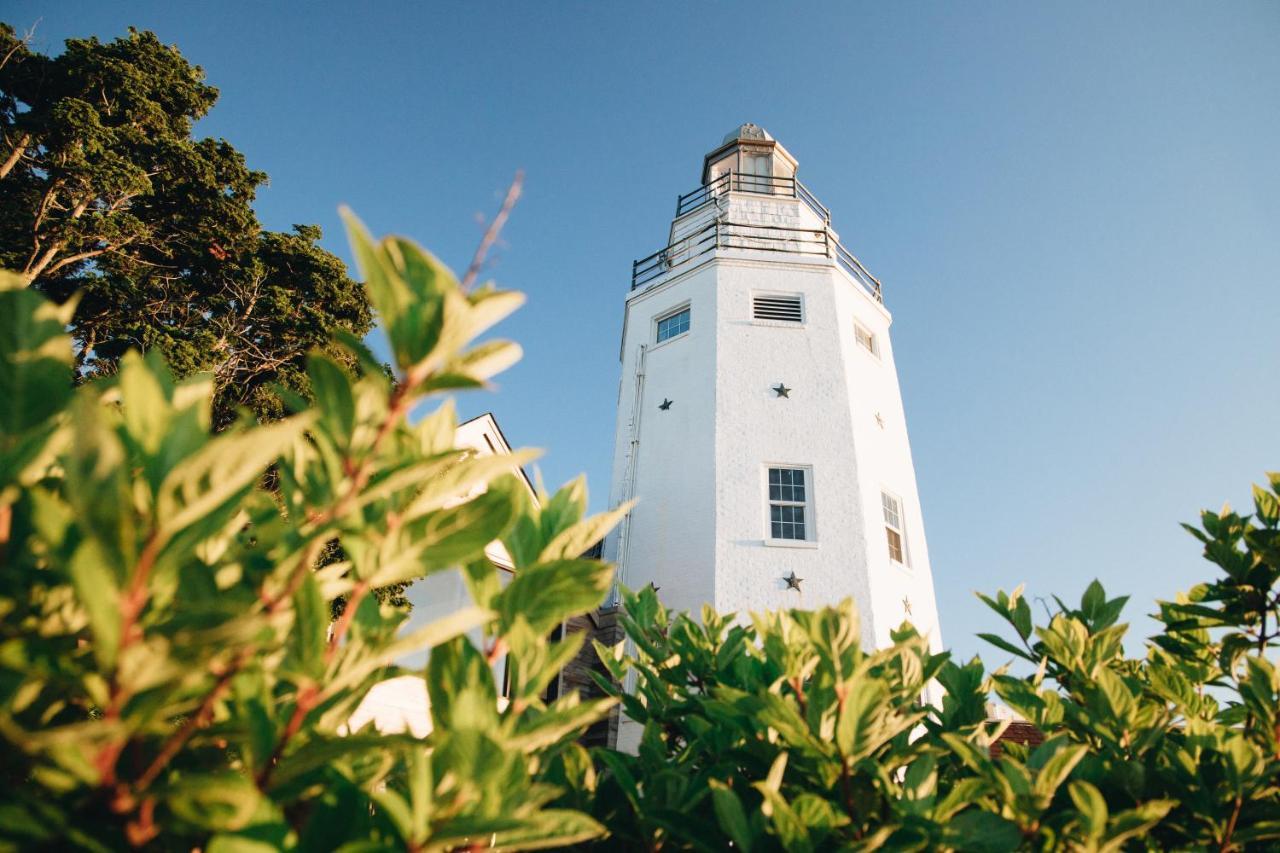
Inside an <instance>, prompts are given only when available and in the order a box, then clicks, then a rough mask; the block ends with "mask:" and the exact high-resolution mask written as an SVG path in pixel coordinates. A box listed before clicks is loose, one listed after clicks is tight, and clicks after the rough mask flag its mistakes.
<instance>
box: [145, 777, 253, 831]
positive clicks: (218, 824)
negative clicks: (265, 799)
mask: <svg viewBox="0 0 1280 853" xmlns="http://www.w3.org/2000/svg"><path fill="white" fill-rule="evenodd" d="M261 796H262V795H261V793H260V792H259V791H258V787H257V785H255V784H254V783H253V781H252V780H250V779H248V778H246V777H245V776H243V775H241V774H240V773H235V772H233V771H219V772H215V773H205V774H194V775H183V776H181V777H180V778H179V781H178V782H177V784H176V785H174V786H173V787H172V788H171V789H170V790H168V791H167V792H166V797H165V798H166V799H167V801H168V804H169V808H171V809H173V812H174V814H176V815H178V816H179V817H180V818H182V819H183V820H185V821H187V822H188V823H191V824H193V825H195V826H199V827H202V828H204V829H212V830H235V829H240V828H242V827H244V826H246V825H247V824H248V823H249V821H250V820H251V819H252V818H253V816H254V813H255V812H257V810H258V806H259V803H260V800H261Z"/></svg>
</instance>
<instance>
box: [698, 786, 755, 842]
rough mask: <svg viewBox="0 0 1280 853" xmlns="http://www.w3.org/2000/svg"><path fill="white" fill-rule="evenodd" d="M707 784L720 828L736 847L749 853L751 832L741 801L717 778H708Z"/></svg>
mask: <svg viewBox="0 0 1280 853" xmlns="http://www.w3.org/2000/svg"><path fill="white" fill-rule="evenodd" d="M708 785H709V786H710V788H711V805H712V807H713V808H714V809H715V813H716V820H717V821H719V823H720V828H721V829H723V830H724V833H725V835H727V836H729V837H730V838H731V839H733V843H734V845H735V846H736V847H738V849H740V850H743V851H745V853H751V848H752V839H753V833H752V832H751V823H750V822H749V821H748V820H747V813H746V811H744V810H743V808H742V801H741V800H739V799H738V795H737V794H735V793H734V792H733V789H731V788H730V787H729V786H728V785H725V784H724V783H723V782H720V781H719V780H717V779H711V780H709V781H708Z"/></svg>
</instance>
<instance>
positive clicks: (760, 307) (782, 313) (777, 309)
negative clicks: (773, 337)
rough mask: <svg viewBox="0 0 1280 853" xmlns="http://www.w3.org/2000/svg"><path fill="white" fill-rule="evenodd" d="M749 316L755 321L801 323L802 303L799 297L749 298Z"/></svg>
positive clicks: (802, 317) (802, 319)
mask: <svg viewBox="0 0 1280 853" xmlns="http://www.w3.org/2000/svg"><path fill="white" fill-rule="evenodd" d="M751 316H753V317H755V318H756V319H757V320H775V321H779V322H783V323H803V322H804V302H803V301H801V299H800V297H799V296H754V297H752V298H751Z"/></svg>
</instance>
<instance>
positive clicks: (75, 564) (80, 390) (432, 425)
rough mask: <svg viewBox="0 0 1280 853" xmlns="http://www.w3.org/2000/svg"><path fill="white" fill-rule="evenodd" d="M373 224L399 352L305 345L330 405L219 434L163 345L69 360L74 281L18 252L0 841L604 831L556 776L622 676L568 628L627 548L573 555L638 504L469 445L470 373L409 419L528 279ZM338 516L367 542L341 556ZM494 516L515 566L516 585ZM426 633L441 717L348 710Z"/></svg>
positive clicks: (4, 519) (0, 420)
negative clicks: (427, 617) (549, 478)
mask: <svg viewBox="0 0 1280 853" xmlns="http://www.w3.org/2000/svg"><path fill="white" fill-rule="evenodd" d="M351 236H352V243H353V247H354V250H355V254H356V256H357V258H358V261H359V265H360V269H361V272H362V274H363V276H364V277H365V279H366V281H367V285H366V286H367V288H368V295H369V298H370V302H371V303H372V304H373V305H374V306H375V307H376V309H377V311H378V314H379V317H380V321H381V324H382V328H383V329H384V330H385V331H386V334H387V338H388V340H389V342H390V346H391V351H392V357H393V361H394V366H395V368H396V372H397V375H396V377H395V378H394V379H392V378H391V377H388V376H387V375H386V373H385V372H384V370H383V369H382V366H381V365H380V364H379V363H378V362H377V361H376V360H375V359H374V358H373V356H372V355H371V354H370V352H369V351H368V350H367V349H366V348H365V346H364V345H363V344H362V343H361V342H360V341H359V340H358V339H356V338H355V337H353V336H350V335H344V336H342V337H340V338H339V340H338V343H339V344H340V345H341V346H343V347H345V349H346V350H347V352H348V353H349V355H350V358H351V359H352V360H353V361H354V362H356V363H359V364H360V365H362V366H363V368H364V369H363V371H362V372H361V374H360V376H359V377H358V378H353V377H352V376H351V375H350V374H349V373H348V372H347V371H346V370H344V369H342V368H341V367H340V366H339V365H338V364H337V363H336V362H335V361H333V360H331V359H330V358H327V357H325V356H323V355H320V354H315V355H313V356H312V357H311V359H310V360H309V363H308V367H307V370H308V372H309V374H310V380H311V386H312V388H313V390H314V396H315V401H314V403H313V404H308V403H306V402H304V401H302V400H300V399H296V398H294V399H292V403H291V405H292V406H293V408H294V412H293V413H292V414H291V415H290V416H288V417H285V418H283V419H282V420H280V421H279V422H276V423H272V424H269V425H257V424H255V423H253V421H252V418H251V417H249V416H248V415H247V414H246V415H245V416H243V417H242V419H241V421H240V422H238V423H236V424H234V425H233V426H231V427H230V428H228V429H226V430H224V431H223V432H221V433H220V434H218V435H214V434H213V433H212V432H211V429H210V426H211V424H210V414H211V400H212V381H211V378H210V377H208V376H195V377H192V378H188V379H186V380H183V381H175V380H174V379H173V378H172V377H171V375H170V373H169V371H168V369H167V368H166V367H165V364H164V363H163V361H162V359H161V358H160V357H159V356H158V355H156V354H154V353H153V354H149V355H148V356H147V357H145V358H144V357H142V356H138V355H136V354H132V355H128V356H126V357H125V358H124V359H123V360H122V363H121V366H120V370H119V372H118V374H117V375H115V376H113V377H110V378H105V379H101V380H96V381H93V382H89V383H87V384H84V385H81V386H80V387H73V384H72V382H71V378H72V373H71V371H72V347H71V342H70V340H69V338H68V336H67V334H66V331H65V330H66V326H67V323H68V321H69V319H70V316H71V312H72V311H73V309H74V302H69V303H67V304H64V305H61V306H58V305H55V304H53V303H51V302H48V301H46V300H45V299H44V297H43V296H41V295H40V294H39V293H38V292H37V291H35V290H33V289H30V288H27V287H25V286H24V283H23V281H22V280H21V279H20V278H19V277H17V276H7V277H5V278H3V280H0V400H3V405H0V553H2V554H3V564H4V571H3V574H0V738H2V739H3V747H0V749H2V750H3V753H4V757H3V759H2V760H0V788H2V791H0V848H7V849H28V848H41V849H70V848H85V849H95V850H106V849H117V848H123V847H128V846H146V847H151V848H156V849H183V850H189V849H193V848H200V849H205V850H208V851H233V850H236V851H239V850H244V851H248V850H266V849H278V848H291V849H300V850H332V849H349V850H361V851H372V850H383V849H387V850H448V849H455V848H465V847H470V846H475V845H480V846H497V847H507V848H511V847H523V848H534V847H545V846H554V845H560V844H566V843H570V842H575V841H581V840H583V839H587V838H590V837H594V836H597V835H599V834H601V833H602V832H603V830H602V828H601V827H600V825H599V824H598V823H597V822H596V821H594V820H593V819H592V818H591V817H589V816H588V815H586V814H584V813H582V812H580V811H574V810H571V809H564V808H554V807H552V806H551V805H550V803H551V801H552V800H553V799H555V798H556V797H557V796H558V794H559V793H560V792H561V791H562V789H563V785H564V782H563V780H568V779H576V778H578V777H579V776H581V775H582V774H583V773H584V772H586V771H585V770H584V768H587V767H589V762H588V759H587V757H586V753H585V752H584V751H583V750H582V748H581V747H580V746H578V745H577V743H576V741H575V738H576V737H577V736H578V735H579V734H581V733H582V732H583V731H584V730H585V728H586V727H587V726H588V725H589V724H590V723H592V722H593V721H595V720H597V719H599V718H600V717H601V716H602V715H603V714H604V713H605V712H606V711H607V710H608V708H609V706H610V705H612V703H613V700H612V699H602V700H595V701H582V700H580V699H579V698H578V697H577V696H576V695H568V696H565V697H563V698H559V699H556V700H554V701H550V702H548V701H546V700H545V699H544V696H545V688H546V686H547V684H548V683H549V682H550V680H551V679H552V678H553V677H555V675H556V674H557V673H558V671H559V670H560V669H561V668H562V666H563V664H564V663H565V661H566V660H568V659H569V658H571V657H572V656H573V655H574V654H575V653H576V652H577V651H578V649H579V647H580V645H581V640H580V638H578V637H570V638H569V639H565V640H561V641H558V642H549V641H548V640H547V639H546V638H547V636H548V634H549V633H550V632H551V631H552V629H553V628H554V627H555V626H557V625H559V624H560V623H561V622H562V621H563V620H564V619H565V618H566V617H568V616H570V615H572V614H576V613H581V612H584V611H586V610H589V609H590V608H592V607H594V606H596V605H597V604H599V603H600V601H601V600H602V599H603V597H604V595H605V593H606V592H607V590H608V588H609V585H610V583H611V581H612V570H611V568H610V567H609V566H608V565H606V564H604V563H601V562H598V561H595V560H589V559H581V558H580V555H581V554H582V553H583V552H584V551H586V550H587V548H588V547H589V546H590V545H592V544H593V543H594V542H595V541H598V540H599V539H600V538H601V537H602V536H603V535H604V534H605V532H606V531H607V530H608V528H609V527H610V526H611V525H612V524H613V523H614V520H615V519H616V518H617V515H618V514H617V513H612V514H609V515H606V516H599V517H595V518H591V519H585V518H584V510H585V504H586V498H585V492H584V487H583V485H582V483H581V482H578V483H575V484H572V485H570V486H568V487H566V488H565V489H563V490H561V491H560V492H559V493H557V494H556V495H554V496H551V497H547V496H545V495H543V496H542V501H541V502H540V503H539V502H535V501H533V500H531V499H530V498H529V497H528V495H527V489H526V487H525V486H524V485H523V484H522V483H518V482H517V480H516V477H515V476H514V475H513V474H512V470H513V466H515V465H519V464H521V463H523V462H526V461H527V460H528V459H529V458H530V455H529V454H528V453H526V452H518V453H516V454H515V455H514V456H501V457H495V456H481V455H477V454H474V453H471V452H464V451H460V450H457V449H455V447H454V430H455V426H456V418H455V414H454V410H453V407H452V405H451V404H450V403H448V402H445V403H443V404H442V405H440V406H439V407H438V408H436V410H435V411H434V412H433V413H431V414H428V415H426V416H425V417H422V418H421V419H418V420H416V421H412V422H411V419H410V418H409V414H410V412H411V411H412V410H413V409H414V407H415V406H416V405H418V404H419V403H420V402H422V401H423V400H424V399H426V398H429V397H432V396H433V395H439V394H441V393H442V392H446V391H451V390H455V389H466V388H478V387H481V386H483V385H484V384H485V383H486V380H487V379H488V378H489V377H490V376H492V375H493V374H495V373H496V372H498V371H500V370H502V369H503V368H505V367H506V366H508V365H510V364H511V363H512V362H513V361H514V360H515V359H516V358H518V356H519V350H518V348H517V347H516V346H515V345H514V344H512V343H508V342H504V341H491V342H488V343H482V344H479V345H474V346H472V345H471V342H472V341H473V339H474V338H476V336H477V335H480V334H482V333H483V332H484V331H485V330H486V329H488V328H489V327H491V326H492V325H493V324H494V323H496V322H498V321H499V320H501V319H502V318H503V317H505V316H506V315H507V314H508V313H510V312H511V311H512V310H513V309H515V308H516V307H517V306H519V305H520V303H521V301H522V297H521V296H520V295H519V294H517V293H513V292H504V291H499V290H496V289H494V288H492V287H488V286H486V287H483V288H479V289H476V290H474V291H471V292H467V291H464V289H463V288H462V287H460V286H459V284H458V282H457V281H456V280H455V278H454V276H453V274H452V273H451V272H450V271H449V270H448V269H446V268H445V267H444V266H443V265H442V264H440V263H439V262H438V261H436V259H435V258H433V257H432V256H431V255H430V254H428V253H427V252H425V251H424V250H422V249H420V248H419V247H418V246H416V245H414V244H412V243H410V242H408V241H406V240H402V239H398V238H388V239H385V240H383V241H381V242H377V243H375V242H374V241H373V240H371V239H370V238H369V237H368V235H367V234H366V233H365V232H364V230H363V228H362V227H360V226H359V225H358V224H356V223H354V222H353V223H352V224H351ZM268 471H270V472H271V477H270V484H271V487H270V488H267V487H266V486H265V485H264V482H266V479H267V478H266V476H265V475H266V474H267V472H268ZM334 540H337V541H338V542H340V543H341V548H342V553H343V555H344V557H345V559H344V560H342V561H341V562H338V563H334V564H330V565H321V563H320V561H318V557H319V556H320V555H321V554H322V552H323V551H324V550H325V549H326V547H327V546H328V545H329V543H331V542H333V541H334ZM495 540H500V541H502V542H503V543H504V544H505V546H506V548H507V550H508V551H509V553H510V555H511V558H512V561H513V562H514V564H515V569H516V571H515V574H514V576H513V579H512V580H511V581H510V582H509V583H507V584H505V585H503V584H502V583H501V582H500V578H499V576H498V574H497V570H496V569H495V568H494V566H493V564H492V563H491V562H490V561H489V560H488V559H486V557H485V554H484V549H485V546H486V545H487V544H488V543H491V542H493V541H495ZM450 570H457V571H461V572H462V573H463V575H464V576H465V580H466V583H467V586H468V588H469V589H470V592H471V595H472V597H473V599H474V603H473V605H471V606H468V607H466V608H463V609H462V610H460V611H458V612H455V613H453V614H451V615H449V616H447V617H445V618H442V619H440V620H439V621H435V622H433V623H431V624H428V625H425V626H423V627H420V628H417V629H415V630H407V629H406V626H405V624H404V623H405V621H406V617H407V614H406V612H405V611H404V610H403V609H400V608H396V607H393V606H391V605H389V604H385V603H381V604H380V603H379V602H378V601H377V599H376V598H375V597H374V596H372V595H371V594H370V593H371V591H372V590H373V589H375V588H378V587H381V586H384V585H386V584H390V583H395V582H398V581H404V580H410V579H413V578H418V577H422V576H424V575H427V574H430V573H433V572H440V571H450ZM339 596H345V597H346V601H347V605H346V607H345V609H344V610H343V611H342V614H341V616H340V617H339V618H338V619H337V620H336V621H333V620H332V619H331V615H330V609H329V602H330V601H332V600H333V599H335V598H337V597H339ZM422 649H430V650H431V651H430V656H429V660H428V663H427V666H426V670H425V673H423V676H424V677H425V680H426V687H427V690H428V693H429V695H430V700H431V713H432V717H433V721H434V725H435V727H434V730H433V731H432V732H431V733H430V735H429V736H428V737H426V738H425V739H423V738H417V737H413V736H410V735H405V734H401V735H396V734H387V735H383V734H378V733H377V732H374V731H372V730H370V729H365V730H361V731H356V732H351V731H348V730H347V721H348V720H349V719H350V717H351V715H352V712H353V711H354V710H355V708H356V706H357V705H358V703H359V702H360V701H361V700H362V698H363V697H364V696H365V695H366V694H367V692H368V691H369V689H370V688H371V687H372V686H373V685H374V684H375V683H377V682H379V681H380V680H382V679H385V678H388V677H391V676H394V675H398V674H404V673H405V670H402V669H401V668H400V667H398V666H397V665H396V663H395V662H396V661H397V660H400V659H403V657H404V656H405V655H406V654H408V653H411V652H415V651H420V650H422ZM504 658H505V661H506V671H507V673H508V686H507V691H506V696H507V699H506V700H505V701H503V702H502V703H501V704H500V703H499V700H498V692H499V691H498V685H497V683H496V681H495V675H494V669H495V665H496V664H497V663H498V662H499V661H500V660H501V659H504ZM557 780H561V781H560V784H557Z"/></svg>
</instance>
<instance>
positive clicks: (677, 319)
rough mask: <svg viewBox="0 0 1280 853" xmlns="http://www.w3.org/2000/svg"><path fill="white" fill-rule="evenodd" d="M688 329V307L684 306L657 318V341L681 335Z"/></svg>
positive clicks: (660, 341)
mask: <svg viewBox="0 0 1280 853" xmlns="http://www.w3.org/2000/svg"><path fill="white" fill-rule="evenodd" d="M687 331H689V308H688V306H685V307H684V308H681V309H680V310H679V311H676V312H673V313H671V314H668V315H667V316H665V317H662V318H659V320H658V341H657V342H658V343H662V342H663V341H665V340H668V339H670V338H674V337H675V336H676V335H683V334H684V333H685V332H687Z"/></svg>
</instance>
